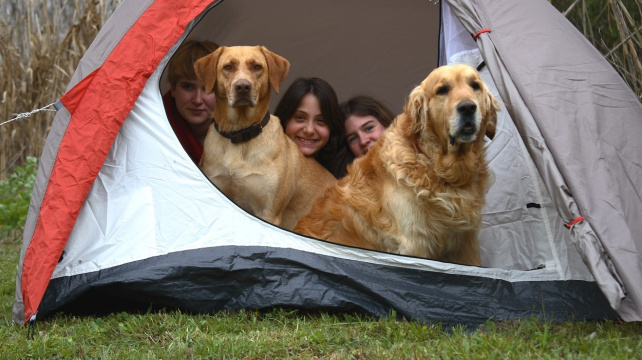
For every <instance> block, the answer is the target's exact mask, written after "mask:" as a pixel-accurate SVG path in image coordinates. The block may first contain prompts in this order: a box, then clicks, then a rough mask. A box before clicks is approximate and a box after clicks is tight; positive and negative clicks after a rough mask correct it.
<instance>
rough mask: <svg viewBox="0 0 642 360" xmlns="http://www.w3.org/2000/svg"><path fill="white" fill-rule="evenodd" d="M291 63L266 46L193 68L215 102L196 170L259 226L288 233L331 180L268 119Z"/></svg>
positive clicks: (211, 58) (216, 55) (226, 52)
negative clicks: (272, 98)
mask: <svg viewBox="0 0 642 360" xmlns="http://www.w3.org/2000/svg"><path fill="white" fill-rule="evenodd" d="M289 68H290V63H289V62H288V61H287V60H286V59H285V58H283V57H281V56H279V55H277V54H275V53H273V52H271V51H269V50H268V49H266V48H265V47H263V46H233V47H225V46H223V47H220V48H218V49H217V50H216V51H214V52H213V53H212V54H210V55H207V56H205V57H204V58H201V59H199V60H197V61H196V63H195V64H194V69H195V71H196V76H197V77H198V79H199V80H200V81H201V82H202V83H203V84H204V86H205V90H206V91H207V92H208V93H209V92H212V91H213V92H214V93H215V94H216V104H217V106H216V109H215V110H214V112H213V114H212V117H213V119H214V123H213V124H212V125H211V126H210V128H209V130H208V133H207V136H206V138H205V142H204V150H203V158H202V159H201V169H202V170H203V173H204V174H205V175H206V176H207V177H208V178H209V179H210V180H211V181H212V182H213V183H214V185H216V187H218V188H219V189H220V190H221V191H222V192H223V193H224V194H225V195H227V196H228V197H229V198H230V199H231V200H232V201H234V202H235V203H236V204H237V205H239V206H240V207H241V208H243V209H245V210H246V211H248V212H250V213H251V214H253V215H256V216H258V217H260V218H261V219H263V220H265V221H268V222H270V223H272V224H275V225H277V226H281V227H283V228H285V229H288V230H291V229H292V228H293V227H294V225H296V223H297V221H298V220H299V219H300V218H301V217H302V216H303V215H305V214H306V213H307V212H308V211H309V210H310V207H311V206H312V203H313V202H314V200H315V199H316V198H317V197H319V195H321V194H322V193H323V191H324V190H325V189H326V188H327V187H328V186H330V185H331V184H333V183H334V182H335V181H336V180H335V178H334V176H332V174H330V172H328V171H327V170H326V169H325V168H323V167H322V166H321V165H320V164H319V163H318V162H316V161H315V160H314V159H312V158H307V157H305V156H304V155H303V154H302V153H301V151H300V150H299V148H298V147H297V145H296V144H295V143H294V141H292V140H291V139H290V138H289V137H287V136H286V135H285V133H284V132H283V128H282V126H281V123H280V121H279V119H278V118H277V117H275V116H273V115H270V113H269V111H268V106H269V101H270V94H271V89H270V87H271V88H272V89H274V91H275V92H276V93H277V94H278V92H279V86H280V85H281V84H282V82H283V80H284V79H285V77H286V75H287V73H288V70H289Z"/></svg>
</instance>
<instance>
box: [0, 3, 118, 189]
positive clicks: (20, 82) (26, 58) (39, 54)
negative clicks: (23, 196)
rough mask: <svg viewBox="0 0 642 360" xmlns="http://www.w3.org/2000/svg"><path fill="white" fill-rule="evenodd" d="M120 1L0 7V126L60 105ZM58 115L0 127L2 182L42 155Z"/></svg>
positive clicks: (38, 115)
mask: <svg viewBox="0 0 642 360" xmlns="http://www.w3.org/2000/svg"><path fill="white" fill-rule="evenodd" d="M121 1H122V0H90V1H69V0H46V1H44V4H43V1H35V0H27V1H25V0H5V1H3V2H0V39H1V41H2V44H3V46H1V47H0V88H1V89H2V97H1V98H0V101H1V102H0V122H4V121H7V120H9V119H13V118H15V117H16V115H17V114H20V113H24V112H29V111H31V110H33V109H38V108H42V107H45V106H46V105H48V104H51V103H53V102H54V101H56V100H57V99H58V98H59V97H60V96H61V95H62V94H63V93H64V91H65V89H66V87H67V84H68V83H69V80H70V79H71V75H72V74H73V72H74V71H75V69H76V66H77V64H78V61H79V60H80V58H81V57H82V55H83V54H84V53H85V51H86V50H87V47H88V46H89V44H90V43H91V41H92V40H93V39H94V37H95V36H96V34H97V33H98V30H99V29H100V28H101V27H102V25H103V24H104V22H105V21H106V19H107V18H108V17H109V15H110V14H111V13H112V12H113V11H114V9H115V8H116V7H117V5H118V4H120V2H121ZM50 109H53V108H52V107H50ZM54 114H55V113H54V112H49V111H42V112H37V113H35V114H33V115H31V116H29V117H26V118H21V119H18V120H16V121H12V122H10V123H8V124H6V125H3V126H0V180H2V179H4V178H5V177H6V176H7V175H8V174H9V173H10V171H11V170H12V169H13V168H14V167H15V166H18V165H20V164H22V163H23V162H24V160H25V159H26V158H27V157H28V156H33V157H39V156H40V154H41V153H42V149H43V146H44V142H45V139H46V136H47V133H48V131H49V128H50V126H51V122H52V120H53V117H54Z"/></svg>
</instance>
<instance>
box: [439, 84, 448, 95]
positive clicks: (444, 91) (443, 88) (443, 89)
mask: <svg viewBox="0 0 642 360" xmlns="http://www.w3.org/2000/svg"><path fill="white" fill-rule="evenodd" d="M449 90H450V89H449V88H448V86H440V87H439V88H438V89H437V95H446V94H448V91H449Z"/></svg>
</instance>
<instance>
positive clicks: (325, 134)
mask: <svg viewBox="0 0 642 360" xmlns="http://www.w3.org/2000/svg"><path fill="white" fill-rule="evenodd" d="M274 115H276V116H277V117H278V118H279V119H280V120H281V125H282V126H283V130H284V131H285V134H286V135H287V136H288V137H290V138H291V139H292V140H294V142H295V143H296V144H297V146H298V147H299V150H301V152H302V153H303V155H305V156H312V157H314V158H315V159H316V160H317V161H318V162H319V163H321V165H323V166H324V167H325V168H326V169H328V171H330V172H331V173H332V174H333V175H334V176H335V177H336V178H340V177H342V176H343V175H345V173H346V166H347V164H348V163H349V162H350V161H351V160H352V156H349V151H347V149H346V147H345V143H344V141H343V127H342V126H341V115H340V113H339V102H338V100H337V95H336V93H335V91H334V89H333V88H332V86H330V84H328V83H327V82H326V81H325V80H323V79H320V78H316V77H312V78H298V79H296V80H295V81H294V82H293V83H292V85H290V87H289V88H288V89H287V90H286V91H285V93H284V94H283V97H282V98H281V101H280V102H279V104H278V105H277V107H276V110H275V111H274Z"/></svg>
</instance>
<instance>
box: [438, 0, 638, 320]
mask: <svg viewBox="0 0 642 360" xmlns="http://www.w3.org/2000/svg"><path fill="white" fill-rule="evenodd" d="M448 3H449V4H451V8H452V9H453V11H454V12H455V13H457V14H459V16H458V18H459V19H460V20H461V22H462V24H463V25H464V26H465V27H466V28H467V30H468V31H469V32H471V33H476V32H477V31H479V30H481V29H490V30H491V32H490V33H486V34H484V35H482V36H480V37H479V38H478V45H479V48H480V51H481V53H482V54H483V57H484V59H485V60H486V63H487V64H488V66H489V67H490V72H491V73H492V74H499V75H496V76H497V79H496V83H500V84H502V86H498V90H499V92H500V95H501V98H502V99H503V101H504V103H505V104H506V107H507V108H508V109H509V112H511V114H512V115H513V114H515V116H514V118H515V123H516V125H517V126H518V127H519V128H520V133H521V134H522V138H524V139H528V141H531V142H533V143H532V144H529V146H528V149H529V151H530V152H531V155H532V157H533V159H534V161H535V163H536V165H537V167H538V170H539V172H540V173H550V177H551V178H552V179H551V180H552V181H548V182H547V184H548V186H549V192H551V193H553V194H555V195H554V199H555V201H556V207H557V209H558V211H559V212H560V214H562V215H564V216H565V219H566V220H567V221H571V220H573V219H575V218H577V217H579V216H580V215H581V216H583V217H584V218H585V219H586V221H585V222H583V223H580V224H578V225H576V226H575V228H574V229H573V231H572V235H573V242H574V244H576V246H577V247H578V248H580V249H581V250H582V254H583V258H584V261H585V262H586V264H587V265H588V266H589V267H590V268H591V272H592V273H593V275H594V276H595V277H596V279H597V281H598V283H600V285H601V287H602V289H603V290H604V291H605V293H606V296H607V297H608V298H609V301H610V303H611V305H612V306H613V307H614V308H615V309H616V310H618V312H619V314H620V315H622V316H623V318H625V319H630V320H640V319H642V312H641V311H640V309H641V308H642V297H641V295H642V294H641V292H640V291H641V290H642V289H641V288H640V286H639V284H642V267H641V266H642V262H640V258H641V256H640V247H641V245H642V237H641V236H642V229H641V224H640V221H639V214H640V213H641V211H642V202H641V201H640V198H641V197H640V191H639V186H637V185H636V184H637V183H639V180H638V181H635V180H633V179H641V176H642V170H641V169H642V167H640V160H639V158H640V157H639V155H640V154H641V153H642V144H640V142H639V141H638V140H637V139H639V137H640V135H642V124H641V122H640V119H642V105H641V104H640V102H639V101H638V100H637V99H636V97H635V96H634V94H633V93H632V92H631V91H630V89H629V88H628V87H627V85H626V84H625V83H624V81H623V80H622V79H621V77H619V75H618V74H617V73H616V72H615V71H614V70H613V68H612V67H611V65H610V64H608V62H607V61H606V59H604V57H603V56H602V55H601V54H600V53H599V52H598V51H597V50H596V49H595V48H593V47H592V46H591V45H590V44H589V43H588V41H587V40H586V39H585V38H584V37H583V36H582V35H581V34H580V33H579V32H578V31H577V30H576V29H575V28H574V27H573V26H572V25H571V24H570V23H568V22H567V21H565V19H563V16H562V15H561V14H559V12H558V11H557V10H556V9H555V8H553V6H552V5H550V4H549V3H546V2H543V1H532V2H528V3H520V4H516V3H512V4H511V3H508V4H507V3H503V2H467V1H456V0H455V1H451V0H449V1H448ZM473 7H474V9H473ZM536 15H537V16H536ZM514 18H519V19H520V21H519V22H515V21H512V20H511V19H514ZM542 19H555V26H551V25H550V24H549V21H542ZM551 21H552V20H551ZM534 49H536V51H533V50H534ZM502 74H511V75H510V78H508V77H506V76H502ZM557 169H559V170H557ZM558 172H559V174H558ZM614 174H621V176H614ZM562 179H563V180H562ZM555 184H557V185H556V186H554V185H555ZM614 209H615V210H616V211H613V210H614ZM625 209H626V210H625ZM599 239H608V241H605V240H602V241H600V240H599Z"/></svg>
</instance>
